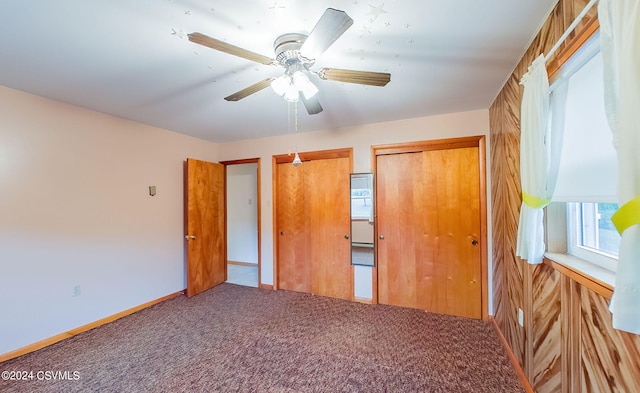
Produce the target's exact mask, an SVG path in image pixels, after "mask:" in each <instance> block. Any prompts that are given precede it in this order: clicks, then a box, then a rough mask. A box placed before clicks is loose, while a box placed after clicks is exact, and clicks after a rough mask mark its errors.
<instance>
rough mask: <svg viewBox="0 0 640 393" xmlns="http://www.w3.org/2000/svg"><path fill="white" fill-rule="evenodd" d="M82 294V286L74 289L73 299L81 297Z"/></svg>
mask: <svg viewBox="0 0 640 393" xmlns="http://www.w3.org/2000/svg"><path fill="white" fill-rule="evenodd" d="M80 293H81V288H80V285H79V284H78V285H76V286H74V287H73V292H72V293H71V296H72V297H76V296H80Z"/></svg>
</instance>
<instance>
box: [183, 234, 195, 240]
mask: <svg viewBox="0 0 640 393" xmlns="http://www.w3.org/2000/svg"><path fill="white" fill-rule="evenodd" d="M184 238H185V239H187V240H196V237H195V236H193V235H186V236H185V237H184Z"/></svg>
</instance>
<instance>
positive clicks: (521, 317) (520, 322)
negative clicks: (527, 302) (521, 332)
mask: <svg viewBox="0 0 640 393" xmlns="http://www.w3.org/2000/svg"><path fill="white" fill-rule="evenodd" d="M518 325H520V326H521V327H524V312H523V311H522V309H521V308H519V309H518Z"/></svg>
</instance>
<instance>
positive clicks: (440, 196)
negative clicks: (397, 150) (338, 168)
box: [377, 147, 482, 318]
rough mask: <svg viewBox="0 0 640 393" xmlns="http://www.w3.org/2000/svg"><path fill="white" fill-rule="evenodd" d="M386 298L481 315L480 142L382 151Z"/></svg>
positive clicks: (382, 293)
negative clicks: (389, 152)
mask: <svg viewBox="0 0 640 393" xmlns="http://www.w3.org/2000/svg"><path fill="white" fill-rule="evenodd" d="M377 173H378V183H377V184H378V188H377V192H378V209H377V212H378V233H379V235H380V236H383V237H384V239H378V291H379V292H378V296H379V301H380V303H386V304H393V305H398V306H405V307H414V308H421V309H425V310H428V311H433V312H439V313H445V314H452V315H459V316H465V317H471V318H481V317H482V287H481V281H482V280H481V255H480V249H481V248H480V247H479V243H478V242H479V241H480V225H481V222H480V171H479V158H478V148H477V147H470V148H456V149H442V150H429V151H424V152H420V153H405V154H395V155H383V156H378V158H377Z"/></svg>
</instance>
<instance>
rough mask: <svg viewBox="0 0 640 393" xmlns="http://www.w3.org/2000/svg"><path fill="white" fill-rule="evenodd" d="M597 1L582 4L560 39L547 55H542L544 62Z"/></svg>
mask: <svg viewBox="0 0 640 393" xmlns="http://www.w3.org/2000/svg"><path fill="white" fill-rule="evenodd" d="M597 2H598V0H591V1H590V2H589V3H588V4H587V5H586V6H584V9H583V10H582V12H580V14H578V16H577V17H576V19H575V20H574V21H573V22H572V23H571V25H569V28H568V29H567V30H566V31H565V32H564V33H563V34H562V36H561V37H560V39H559V40H558V41H557V42H556V43H555V45H553V47H552V48H551V50H550V51H549V53H547V55H546V56H545V57H544V62H545V63H546V62H548V61H549V59H550V58H551V56H553V54H554V53H556V51H557V50H558V48H560V45H562V43H563V42H564V40H566V39H567V37H569V34H571V32H572V31H573V30H574V29H575V28H576V26H578V23H580V21H581V20H582V18H584V16H585V15H586V14H587V12H589V10H590V9H591V7H593V5H594V4H595V3H597Z"/></svg>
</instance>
